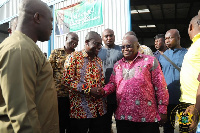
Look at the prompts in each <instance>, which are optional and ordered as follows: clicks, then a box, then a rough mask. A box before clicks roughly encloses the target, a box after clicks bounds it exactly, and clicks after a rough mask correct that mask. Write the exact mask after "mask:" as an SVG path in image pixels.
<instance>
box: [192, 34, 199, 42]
mask: <svg viewBox="0 0 200 133" xmlns="http://www.w3.org/2000/svg"><path fill="white" fill-rule="evenodd" d="M199 38H200V33H198V34H197V35H195V36H194V38H193V39H192V42H193V43H195V42H196V41H197V40H198V39H199Z"/></svg>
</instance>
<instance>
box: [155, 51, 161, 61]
mask: <svg viewBox="0 0 200 133" xmlns="http://www.w3.org/2000/svg"><path fill="white" fill-rule="evenodd" d="M153 55H154V56H155V57H156V58H157V60H159V58H160V55H161V54H160V52H159V51H158V50H157V51H156V52H155V53H153Z"/></svg>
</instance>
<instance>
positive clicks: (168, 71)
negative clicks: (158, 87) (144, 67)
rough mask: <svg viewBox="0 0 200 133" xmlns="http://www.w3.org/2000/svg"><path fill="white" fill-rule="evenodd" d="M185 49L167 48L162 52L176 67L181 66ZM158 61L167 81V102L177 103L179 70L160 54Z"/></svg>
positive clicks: (179, 94) (179, 91)
mask: <svg viewBox="0 0 200 133" xmlns="http://www.w3.org/2000/svg"><path fill="white" fill-rule="evenodd" d="M186 53H187V49H185V48H180V49H173V50H171V49H168V50H166V51H165V52H164V54H165V55H166V56H167V57H168V58H169V59H170V60H171V61H172V62H174V63H175V64H176V65H177V66H178V67H180V68H181V67H182V62H183V58H184V56H185V54H186ZM159 62H160V64H161V66H162V71H163V74H164V77H165V80H166V83H167V88H168V92H169V104H179V98H180V96H181V90H180V72H179V71H178V70H177V69H176V68H175V67H174V66H173V65H172V64H171V63H170V62H169V61H167V60H166V59H165V58H164V57H163V56H162V55H161V56H160V58H159Z"/></svg>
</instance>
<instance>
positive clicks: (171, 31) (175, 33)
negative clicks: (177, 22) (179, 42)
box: [166, 29, 180, 37]
mask: <svg viewBox="0 0 200 133" xmlns="http://www.w3.org/2000/svg"><path fill="white" fill-rule="evenodd" d="M166 33H171V34H173V35H175V36H177V37H180V34H179V31H178V30H177V29H170V30H168V31H167V32H166Z"/></svg>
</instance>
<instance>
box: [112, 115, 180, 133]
mask: <svg viewBox="0 0 200 133" xmlns="http://www.w3.org/2000/svg"><path fill="white" fill-rule="evenodd" d="M112 129H113V133H117V129H116V122H115V119H114V117H113V124H112ZM160 133H164V132H163V127H160ZM174 133H179V128H178V125H177V124H175V130H174Z"/></svg>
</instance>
